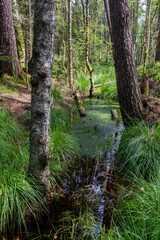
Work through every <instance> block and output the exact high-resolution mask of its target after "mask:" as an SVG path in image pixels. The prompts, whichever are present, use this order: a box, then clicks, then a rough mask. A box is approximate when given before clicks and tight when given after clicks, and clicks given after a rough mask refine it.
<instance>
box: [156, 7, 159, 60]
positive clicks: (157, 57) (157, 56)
mask: <svg viewBox="0 0 160 240" xmlns="http://www.w3.org/2000/svg"><path fill="white" fill-rule="evenodd" d="M157 28H158V39H157V47H156V56H155V61H160V7H159V16H158V27H157Z"/></svg>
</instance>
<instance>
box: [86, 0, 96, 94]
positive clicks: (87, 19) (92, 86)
mask: <svg viewBox="0 0 160 240" xmlns="http://www.w3.org/2000/svg"><path fill="white" fill-rule="evenodd" d="M89 22H90V15H89V0H86V66H87V69H88V72H89V74H90V84H91V87H90V91H89V92H90V98H92V97H93V94H94V81H93V71H94V69H93V68H92V67H91V65H90V62H89V30H90V26H89V25H90V24H89Z"/></svg>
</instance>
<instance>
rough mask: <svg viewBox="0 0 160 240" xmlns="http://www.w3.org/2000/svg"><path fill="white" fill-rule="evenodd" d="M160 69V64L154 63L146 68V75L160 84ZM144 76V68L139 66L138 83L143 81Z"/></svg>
mask: <svg viewBox="0 0 160 240" xmlns="http://www.w3.org/2000/svg"><path fill="white" fill-rule="evenodd" d="M159 69H160V62H153V61H152V62H151V63H149V64H147V66H146V74H147V75H148V77H149V78H150V79H151V78H153V79H154V80H156V81H158V82H160V72H159ZM142 74H143V66H139V67H138V68H137V75H138V81H141V77H142Z"/></svg>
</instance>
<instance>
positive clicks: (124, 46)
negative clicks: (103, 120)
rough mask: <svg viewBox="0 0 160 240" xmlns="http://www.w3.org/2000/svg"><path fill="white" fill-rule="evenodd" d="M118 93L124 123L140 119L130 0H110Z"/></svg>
mask: <svg viewBox="0 0 160 240" xmlns="http://www.w3.org/2000/svg"><path fill="white" fill-rule="evenodd" d="M109 7H110V14H111V25H112V39H113V52H114V61H115V69H116V78H117V91H118V98H119V103H120V109H121V113H122V118H123V120H124V123H125V124H127V123H129V122H130V118H137V119H140V118H141V115H142V111H143V104H142V100H141V93H140V89H139V86H138V80H137V74H136V66H135V58H134V49H133V43H132V34H131V24H130V16H129V6H128V0H109Z"/></svg>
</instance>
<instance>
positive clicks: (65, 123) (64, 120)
mask: <svg viewBox="0 0 160 240" xmlns="http://www.w3.org/2000/svg"><path fill="white" fill-rule="evenodd" d="M70 127H71V121H70V117H69V114H68V112H67V111H66V110H64V109H55V108H54V109H52V110H51V115H50V128H51V130H54V129H57V128H61V129H62V130H63V131H70Z"/></svg>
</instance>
